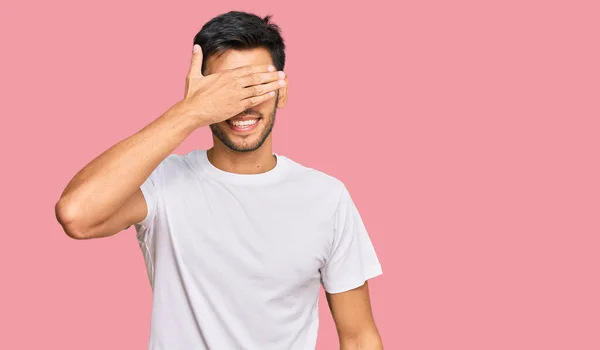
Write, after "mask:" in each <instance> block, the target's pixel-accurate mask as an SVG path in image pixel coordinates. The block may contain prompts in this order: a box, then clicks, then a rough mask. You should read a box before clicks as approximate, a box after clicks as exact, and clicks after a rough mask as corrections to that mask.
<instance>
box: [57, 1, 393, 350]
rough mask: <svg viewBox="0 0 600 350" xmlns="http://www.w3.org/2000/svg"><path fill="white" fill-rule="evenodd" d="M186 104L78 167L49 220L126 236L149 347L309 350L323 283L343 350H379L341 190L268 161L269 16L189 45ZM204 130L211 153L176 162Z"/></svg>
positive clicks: (217, 28) (234, 19)
mask: <svg viewBox="0 0 600 350" xmlns="http://www.w3.org/2000/svg"><path fill="white" fill-rule="evenodd" d="M194 44H195V45H194V49H193V54H192V62H191V67H190V70H189V74H188V76H187V79H186V82H187V84H186V89H185V97H184V98H183V99H182V100H181V101H179V102H177V103H176V104H174V105H173V106H172V107H171V108H170V109H169V110H167V111H166V112H165V113H164V114H163V115H161V116H160V117H159V118H157V119H156V120H154V121H153V122H152V123H150V124H149V125H147V126H146V127H144V128H143V129H141V130H140V131H139V132H137V133H135V134H134V135H132V136H130V137H128V138H127V139H125V140H123V141H121V142H119V143H117V144H116V145H114V146H113V147H111V148H110V149H108V150H107V151H105V152H104V153H103V154H101V155H100V156H99V157H97V158H96V159H94V160H92V161H91V162H90V163H89V164H88V165H86V166H85V167H84V168H83V169H82V170H81V171H80V172H79V173H78V174H76V175H75V177H74V178H73V179H72V180H71V182H70V183H69V184H68V186H67V187H66V189H65V191H64V193H63V195H62V196H61V199H60V200H59V201H58V203H57V204H56V215H57V218H58V221H59V222H60V223H61V225H62V227H63V228H64V231H65V232H66V234H67V235H69V236H70V237H72V238H75V239H92V238H99V237H107V236H111V235H114V234H116V233H117V232H120V231H123V230H124V229H126V228H128V227H130V226H131V225H134V226H135V228H136V231H137V238H138V240H139V243H140V247H141V249H142V252H143V255H144V259H145V262H146V265H147V270H148V277H149V279H150V282H151V285H152V289H153V304H152V320H151V334H150V339H149V348H150V349H155V350H159V349H161V350H162V349H166V350H174V349H190V350H191V349H194V350H200V349H212V350H229V349H250V350H253V349H257V350H258V349H260V350H268V349H274V350H290V349H292V350H293V349H314V348H315V343H316V338H317V330H318V308H317V307H318V298H319V288H320V286H321V285H322V286H323V287H324V289H325V291H326V295H327V301H328V303H329V308H330V310H331V313H332V315H333V319H334V322H335V325H336V329H337V331H338V335H339V340H340V347H341V349H348V350H349V349H365V350H366V349H368V350H376V349H382V342H381V339H380V335H379V332H378V330H377V327H376V325H375V322H374V319H373V315H372V312H371V306H370V300H369V291H368V282H367V281H368V280H369V279H370V278H372V277H375V276H377V275H379V274H381V273H382V271H381V266H380V264H379V261H378V259H377V256H376V254H375V251H374V248H373V246H372V244H371V241H370V239H369V236H368V234H367V231H366V229H365V227H364V225H363V222H362V221H361V218H360V215H359V213H358V211H357V208H356V206H355V205H354V203H353V201H352V199H351V197H350V194H349V192H348V191H347V189H346V187H345V186H344V184H343V183H342V182H341V181H340V180H338V179H336V178H333V177H331V176H328V175H326V174H324V173H322V172H319V171H317V170H314V169H310V168H307V167H304V166H302V165H300V164H298V163H296V162H294V161H292V160H291V159H289V158H287V157H285V156H283V155H279V154H275V153H273V152H272V137H271V135H272V133H271V131H272V128H273V125H274V123H275V115H276V111H277V109H279V108H283V107H284V106H285V104H286V100H287V83H288V79H287V77H286V76H285V74H284V73H283V67H284V61H285V53H284V49H285V47H284V42H283V39H282V38H281V35H280V33H279V28H278V26H277V25H275V24H273V23H271V22H270V17H268V16H267V17H265V18H260V17H258V16H256V15H253V14H248V13H243V12H229V13H226V14H222V15H220V16H218V17H216V18H214V19H212V20H211V21H209V22H208V23H206V24H205V25H204V26H203V27H202V29H201V31H200V32H199V33H198V34H197V35H196V37H195V38H194ZM204 126H209V127H210V128H211V130H212V134H213V139H214V145H213V147H212V148H210V149H208V150H196V151H192V152H189V153H187V154H185V155H177V154H173V153H172V152H173V151H174V150H175V149H176V147H177V146H178V145H180V144H181V142H182V141H183V140H184V139H185V138H186V137H187V136H188V135H190V134H191V133H192V132H193V131H194V130H196V129H198V128H200V127H204Z"/></svg>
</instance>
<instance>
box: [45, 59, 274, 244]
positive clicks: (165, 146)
mask: <svg viewBox="0 0 600 350" xmlns="http://www.w3.org/2000/svg"><path fill="white" fill-rule="evenodd" d="M202 59H203V57H202V50H195V53H194V54H193V55H192V62H191V66H190V70H189V73H188V76H187V79H186V89H185V98H184V99H183V100H181V101H180V102H178V103H177V104H175V105H174V106H173V107H171V108H170V109H169V110H168V111H166V112H165V113H164V114H163V115H162V116H160V117H159V118H157V119H156V120H155V121H153V122H152V123H150V124H149V125H147V126H146V127H144V128H143V129H142V130H140V131H139V132H137V133H135V134H134V135H132V136H130V137H128V138H126V139H124V140H123V141H121V142H119V143H117V144H116V145H114V146H113V147H111V148H110V149H108V150H106V151H105V152H104V153H102V154H101V155H99V156H98V157H97V158H95V159H94V160H92V161H91V162H90V163H89V164H87V165H86V166H85V167H84V168H83V169H81V171H79V172H78V173H77V174H76V175H75V176H74V177H73V179H72V180H71V181H70V182H69V184H68V185H67V187H66V188H65V190H64V192H63V193H62V195H61V197H60V199H59V200H58V202H57V203H56V205H55V213H56V218H57V220H58V222H59V223H60V224H61V226H62V227H63V230H64V231H65V233H66V234H67V235H68V236H70V237H72V238H75V239H89V238H98V237H105V236H110V235H114V234H116V233H117V232H119V231H121V230H123V229H125V228H127V227H129V226H131V225H133V224H136V223H138V222H140V221H142V220H143V219H144V218H145V216H146V215H147V210H148V208H147V205H146V201H145V199H144V196H143V194H142V192H141V190H140V186H141V185H142V184H143V183H144V181H145V180H146V179H147V178H148V177H149V176H150V175H151V173H152V172H153V171H154V169H156V168H157V167H158V165H159V164H160V163H161V162H162V161H163V160H164V159H165V158H166V157H167V156H169V155H170V154H171V152H173V151H174V150H175V149H176V148H177V147H178V146H179V145H180V144H181V143H182V142H183V141H184V140H185V138H186V137H187V136H189V135H190V134H191V133H192V132H193V131H194V130H195V129H197V128H199V127H202V126H207V125H210V124H213V123H217V122H221V121H224V120H226V119H228V118H230V117H232V116H234V115H236V114H239V113H241V112H243V111H244V110H245V109H248V108H251V107H253V106H256V105H258V104H260V103H262V102H264V101H266V100H268V99H270V98H272V97H273V96H274V91H275V90H277V89H279V88H280V87H281V86H280V85H279V83H278V82H277V81H278V80H279V79H280V78H281V77H280V74H279V72H274V69H273V68H272V67H268V66H262V65H261V66H247V67H240V68H236V69H233V70H229V71H225V72H220V73H216V74H211V75H207V76H203V75H202V74H201V67H202Z"/></svg>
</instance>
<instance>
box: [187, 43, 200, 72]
mask: <svg viewBox="0 0 600 350" xmlns="http://www.w3.org/2000/svg"><path fill="white" fill-rule="evenodd" d="M196 74H197V76H202V48H201V47H200V45H198V44H195V45H194V49H193V50H192V63H191V65H190V75H192V76H194V75H196Z"/></svg>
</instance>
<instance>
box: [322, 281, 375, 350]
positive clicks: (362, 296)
mask: <svg viewBox="0 0 600 350" xmlns="http://www.w3.org/2000/svg"><path fill="white" fill-rule="evenodd" d="M326 296H327V302H328V304H329V309H330V311H331V314H332V316H333V320H334V322H335V326H336V329H337V332H338V338H339V341H340V349H341V350H382V349H383V343H382V340H381V336H380V334H379V331H378V330H377V326H376V325H375V320H374V318H373V313H372V310H371V301H370V296H369V286H368V282H365V284H364V285H362V286H361V287H358V288H355V289H352V290H349V291H347V292H342V293H336V294H330V293H326Z"/></svg>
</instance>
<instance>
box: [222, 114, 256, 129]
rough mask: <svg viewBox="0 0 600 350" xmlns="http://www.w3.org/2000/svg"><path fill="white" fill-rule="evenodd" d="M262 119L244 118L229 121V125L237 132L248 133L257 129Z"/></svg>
mask: <svg viewBox="0 0 600 350" xmlns="http://www.w3.org/2000/svg"><path fill="white" fill-rule="evenodd" d="M260 119H261V118H260V117H255V116H244V117H239V118H234V119H229V120H227V125H229V127H230V128H231V129H232V130H234V131H237V132H248V131H251V130H254V129H255V128H256V126H257V125H258V123H259V122H260Z"/></svg>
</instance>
